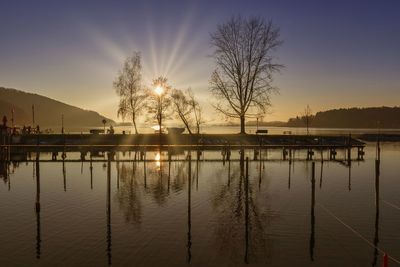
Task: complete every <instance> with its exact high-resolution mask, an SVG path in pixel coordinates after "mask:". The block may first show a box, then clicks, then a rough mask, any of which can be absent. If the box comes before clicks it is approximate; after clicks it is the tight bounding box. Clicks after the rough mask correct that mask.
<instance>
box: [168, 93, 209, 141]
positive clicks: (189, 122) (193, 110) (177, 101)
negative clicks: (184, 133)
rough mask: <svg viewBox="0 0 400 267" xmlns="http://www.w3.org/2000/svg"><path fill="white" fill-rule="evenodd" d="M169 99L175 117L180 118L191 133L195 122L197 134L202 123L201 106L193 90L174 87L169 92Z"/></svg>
mask: <svg viewBox="0 0 400 267" xmlns="http://www.w3.org/2000/svg"><path fill="white" fill-rule="evenodd" d="M171 99H172V104H173V106H174V111H175V112H176V115H177V117H178V118H179V119H181V120H182V122H183V124H184V125H185V127H186V129H187V130H188V132H189V134H192V129H191V128H192V127H193V124H195V126H196V132H197V134H198V133H199V132H200V125H201V123H202V120H201V108H200V105H199V103H198V102H197V100H196V99H195V97H194V93H193V91H192V90H191V89H187V90H185V91H182V90H178V89H175V90H173V92H172V94H171Z"/></svg>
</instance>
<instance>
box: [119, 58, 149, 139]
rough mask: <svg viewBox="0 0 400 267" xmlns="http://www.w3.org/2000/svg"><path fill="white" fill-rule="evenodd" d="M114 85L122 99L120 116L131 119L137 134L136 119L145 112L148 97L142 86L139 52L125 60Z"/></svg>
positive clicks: (120, 101)
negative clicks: (144, 106)
mask: <svg viewBox="0 0 400 267" xmlns="http://www.w3.org/2000/svg"><path fill="white" fill-rule="evenodd" d="M113 85H114V88H115V90H116V92H117V94H118V96H119V97H120V100H119V106H118V116H121V117H122V119H125V118H126V117H129V118H131V119H132V123H133V126H134V127H135V133H136V134H137V133H138V130H137V126H136V119H137V117H138V116H139V115H140V113H141V112H142V111H143V104H144V101H145V100H146V97H147V95H146V93H145V88H144V86H143V85H142V64H141V55H140V53H139V52H134V53H133V55H132V56H130V57H128V58H127V59H126V60H125V62H124V65H123V67H122V69H121V70H120V72H119V74H118V77H117V78H116V80H115V81H114V84H113Z"/></svg>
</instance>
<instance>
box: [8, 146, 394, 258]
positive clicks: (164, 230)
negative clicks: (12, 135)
mask: <svg viewBox="0 0 400 267" xmlns="http://www.w3.org/2000/svg"><path fill="white" fill-rule="evenodd" d="M246 156H248V157H249V158H250V159H253V152H252V151H247V152H246ZM267 157H268V159H279V158H280V157H281V151H276V152H269V153H268V155H265V154H263V158H262V159H263V161H261V162H260V161H250V162H249V168H248V172H249V175H248V177H249V179H248V183H247V182H246V181H247V180H246V164H245V162H241V161H240V160H238V159H239V158H240V157H239V153H238V152H237V151H234V152H233V154H232V159H234V160H232V161H231V162H225V164H224V163H223V162H221V161H219V162H215V161H207V159H221V154H220V152H205V154H204V159H206V160H200V161H196V156H195V153H192V162H191V164H189V163H188V161H186V160H185V158H186V155H177V156H173V157H172V159H174V160H178V161H172V162H171V163H170V164H169V163H168V162H163V161H161V162H160V161H157V159H158V155H157V153H155V152H148V154H147V159H154V160H155V161H153V162H147V163H146V165H144V163H143V162H119V163H117V162H111V163H110V164H109V163H108V162H107V161H105V162H93V163H92V168H90V163H89V162H84V163H83V164H82V163H80V162H65V163H64V164H63V163H62V162H40V163H39V164H38V165H37V164H36V163H35V162H28V163H25V162H24V163H20V164H19V165H18V166H15V168H13V166H11V167H10V169H11V171H13V173H11V174H10V179H8V180H6V179H3V181H4V183H3V182H1V183H0V216H1V219H0V241H1V242H0V251H1V257H0V266H107V265H110V264H111V265H113V266H188V265H192V266H245V265H250V266H381V264H382V257H383V252H386V253H388V254H389V256H390V257H392V259H390V260H389V266H397V263H396V262H395V261H396V260H399V259H400V226H399V225H400V224H399V222H400V194H399V193H400V177H399V175H400V146H398V145H395V144H386V145H384V146H383V147H382V158H381V159H382V160H381V170H380V178H379V196H380V197H379V201H378V202H377V203H376V188H377V187H376V172H375V147H374V146H373V145H369V147H367V149H366V158H365V161H363V162H353V163H352V165H351V168H349V167H348V166H346V165H345V164H344V163H340V162H328V161H324V163H323V164H321V162H320V161H319V160H318V157H317V158H316V161H315V162H316V163H315V182H314V183H313V179H312V163H311V161H294V162H293V163H292V164H291V165H290V164H289V161H282V160H269V161H264V160H265V158H267ZM296 157H298V158H305V156H304V155H301V154H296ZM46 158H49V159H50V155H41V159H46ZM78 158H79V155H78V154H68V157H67V160H70V159H78ZM119 158H120V159H125V160H126V159H128V158H129V155H128V154H126V155H125V156H122V155H119ZM130 158H131V159H132V158H133V154H131V155H130ZM163 159H167V155H166V154H161V160H163ZM179 160H180V161H179ZM189 165H190V166H189ZM189 168H190V171H189ZM13 169H14V170H13ZM37 176H38V177H37ZM38 181H39V182H40V183H39V184H38ZM313 186H314V193H315V195H314V202H313ZM36 202H38V203H40V210H39V209H36V207H35V205H36V204H35V203H36ZM376 204H378V205H376Z"/></svg>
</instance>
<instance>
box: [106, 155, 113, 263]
mask: <svg viewBox="0 0 400 267" xmlns="http://www.w3.org/2000/svg"><path fill="white" fill-rule="evenodd" d="M106 202H107V203H106V205H107V207H106V212H107V259H108V265H111V241H112V240H111V157H110V155H108V156H107V200H106Z"/></svg>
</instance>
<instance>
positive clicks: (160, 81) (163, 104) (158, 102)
mask: <svg viewBox="0 0 400 267" xmlns="http://www.w3.org/2000/svg"><path fill="white" fill-rule="evenodd" d="M152 88H153V92H152V91H150V92H149V101H148V104H147V107H148V111H149V114H152V115H154V117H153V118H155V119H156V121H157V124H158V126H159V133H160V134H161V131H162V122H163V120H164V119H165V118H168V117H169V107H170V106H171V97H170V94H171V90H172V89H171V86H170V85H169V84H168V80H167V78H165V77H162V76H160V77H158V78H157V79H155V80H153V84H152Z"/></svg>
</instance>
